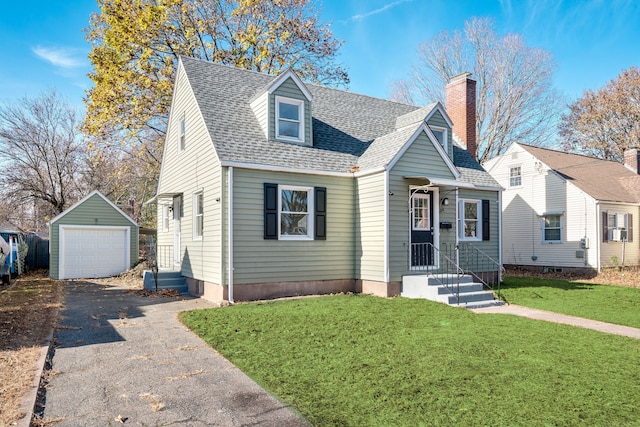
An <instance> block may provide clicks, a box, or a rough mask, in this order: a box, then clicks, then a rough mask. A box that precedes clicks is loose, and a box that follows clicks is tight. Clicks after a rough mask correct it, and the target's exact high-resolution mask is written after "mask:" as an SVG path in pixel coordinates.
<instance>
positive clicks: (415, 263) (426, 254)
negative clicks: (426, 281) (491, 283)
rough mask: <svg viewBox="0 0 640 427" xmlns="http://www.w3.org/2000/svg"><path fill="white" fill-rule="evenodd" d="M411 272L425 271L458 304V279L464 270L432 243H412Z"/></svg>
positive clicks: (410, 255) (410, 252)
mask: <svg viewBox="0 0 640 427" xmlns="http://www.w3.org/2000/svg"><path fill="white" fill-rule="evenodd" d="M409 266H410V267H411V269H412V270H418V271H421V270H422V271H427V272H428V275H429V277H431V278H433V279H434V280H435V281H436V282H438V284H439V285H441V286H444V287H445V288H446V289H447V290H448V291H449V292H450V293H451V294H452V295H453V296H454V297H455V298H456V303H457V304H460V277H461V276H463V275H464V274H465V273H464V270H463V269H462V268H460V266H458V264H457V263H456V262H455V261H454V260H452V259H451V258H450V257H449V256H447V255H446V254H445V253H443V252H442V251H441V250H440V249H438V248H436V247H435V246H434V245H433V244H432V243H429V242H425V243H412V244H411V245H410V249H409Z"/></svg>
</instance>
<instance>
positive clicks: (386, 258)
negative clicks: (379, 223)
mask: <svg viewBox="0 0 640 427" xmlns="http://www.w3.org/2000/svg"><path fill="white" fill-rule="evenodd" d="M389 197H391V195H390V194H389V171H388V170H385V171H384V283H386V284H387V288H388V287H389Z"/></svg>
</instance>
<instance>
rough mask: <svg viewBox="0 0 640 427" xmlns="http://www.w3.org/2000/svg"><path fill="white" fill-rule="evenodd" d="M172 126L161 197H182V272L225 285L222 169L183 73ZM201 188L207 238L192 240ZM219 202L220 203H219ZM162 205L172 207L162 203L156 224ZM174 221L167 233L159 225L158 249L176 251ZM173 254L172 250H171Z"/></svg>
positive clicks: (165, 153) (180, 73) (168, 140)
mask: <svg viewBox="0 0 640 427" xmlns="http://www.w3.org/2000/svg"><path fill="white" fill-rule="evenodd" d="M176 84H177V87H176V91H175V96H174V99H173V105H172V109H171V114H170V117H169V127H168V129H167V136H166V140H165V147H164V151H165V152H164V156H163V161H162V170H161V174H160V183H159V187H158V194H161V195H162V194H173V193H181V194H182V217H181V221H180V231H181V238H180V254H181V260H182V263H181V265H182V267H181V268H182V274H183V275H184V276H186V277H191V278H195V279H198V280H205V281H207V282H211V283H221V280H222V272H221V265H222V263H221V258H222V252H221V245H222V238H221V232H222V220H221V205H222V203H221V197H222V188H221V168H220V162H219V160H218V157H217V155H216V153H215V150H214V148H213V144H212V142H211V139H210V137H209V132H208V130H207V128H206V126H205V124H204V121H203V120H202V116H201V114H200V110H199V108H198V105H197V102H196V100H195V97H194V96H193V92H192V90H191V87H190V86H189V82H188V81H187V77H186V75H185V73H184V71H183V70H182V69H180V72H179V73H178V77H177V83H176ZM183 116H184V117H185V119H186V144H185V149H184V150H183V151H179V150H178V138H179V129H180V120H181V118H182V117H183ZM200 190H202V192H203V196H204V212H203V225H204V226H203V236H202V239H200V240H194V237H193V194H194V193H195V192H197V191H200ZM216 199H217V200H216ZM162 203H168V204H171V203H172V199H171V197H163V198H162V199H160V200H159V201H158V221H160V220H161V217H162V207H161V205H162ZM174 233H175V229H174V220H173V218H171V219H170V221H169V231H168V232H163V231H162V227H161V224H158V246H163V247H164V248H172V247H173V244H174ZM170 253H171V256H172V254H173V251H172V250H171V251H170Z"/></svg>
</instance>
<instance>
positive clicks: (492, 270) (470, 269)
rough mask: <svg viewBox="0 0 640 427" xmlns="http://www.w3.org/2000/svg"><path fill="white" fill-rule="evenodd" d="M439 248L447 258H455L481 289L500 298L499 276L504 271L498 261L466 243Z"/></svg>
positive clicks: (450, 244) (443, 245)
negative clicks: (487, 290)
mask: <svg viewBox="0 0 640 427" xmlns="http://www.w3.org/2000/svg"><path fill="white" fill-rule="evenodd" d="M441 247H442V250H443V251H444V252H445V253H447V254H448V255H449V256H452V257H455V259H456V260H457V264H458V266H459V267H460V268H461V269H462V270H463V271H464V272H465V274H470V275H472V276H473V277H474V279H475V280H478V281H479V282H480V283H482V285H483V287H485V288H487V289H490V290H491V291H493V292H495V293H496V295H497V296H498V297H500V283H501V281H502V280H501V279H502V277H501V276H502V274H503V273H504V271H505V270H504V267H503V266H502V265H501V264H500V263H499V262H498V261H496V260H495V259H493V258H492V257H491V256H489V255H488V254H487V253H486V252H484V251H483V250H482V249H480V248H478V247H476V246H474V245H473V244H471V243H468V242H459V243H458V244H455V243H449V244H442V245H441Z"/></svg>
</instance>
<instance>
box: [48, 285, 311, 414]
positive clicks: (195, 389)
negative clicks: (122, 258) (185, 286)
mask: <svg viewBox="0 0 640 427" xmlns="http://www.w3.org/2000/svg"><path fill="white" fill-rule="evenodd" d="M66 291H67V295H66V301H65V307H64V309H63V311H62V319H61V321H60V324H59V326H58V328H57V330H56V331H55V335H54V348H53V350H52V352H51V354H52V358H51V370H50V371H49V372H48V373H47V374H45V375H46V377H47V378H49V383H48V385H47V387H46V392H45V395H44V411H43V413H42V416H43V418H44V419H45V420H51V421H53V420H56V421H58V422H57V423H56V424H55V425H57V426H88V425H95V426H107V425H121V424H124V425H188V426H209V425H215V426H247V425H261V426H302V425H306V423H305V422H304V421H303V420H302V418H300V417H299V416H298V415H296V414H295V413H294V412H293V411H291V410H290V409H289V408H287V407H286V406H285V405H284V404H283V403H281V402H279V401H278V400H276V399H275V398H274V397H272V396H271V395H269V394H268V393H267V392H265V391H264V390H263V389H262V388H261V387H259V386H258V385H257V384H256V383H255V382H253V381H252V380H251V379H250V378H249V377H247V376H246V375H245V374H243V373H242V372H241V371H240V370H238V369H237V368H236V367H234V366H233V365H232V364H231V363H229V362H228V361H227V360H226V359H224V358H223V357H222V356H220V355H219V354H218V353H217V352H215V351H214V350H212V349H211V348H210V347H208V346H207V345H206V344H205V343H204V342H203V341H202V340H201V339H200V338H198V337H197V336H196V335H194V334H193V333H192V332H191V331H189V330H188V329H187V328H185V327H184V326H183V325H182V324H181V323H180V322H179V321H178V320H177V313H178V312H179V311H182V310H188V309H193V308H205V307H210V306H211V304H210V303H208V302H207V301H205V300H202V299H194V298H185V297H182V298H158V297H144V296H137V295H131V294H128V293H127V292H126V287H125V286H105V285H100V284H96V283H92V282H87V281H72V282H68V283H67V285H66Z"/></svg>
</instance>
